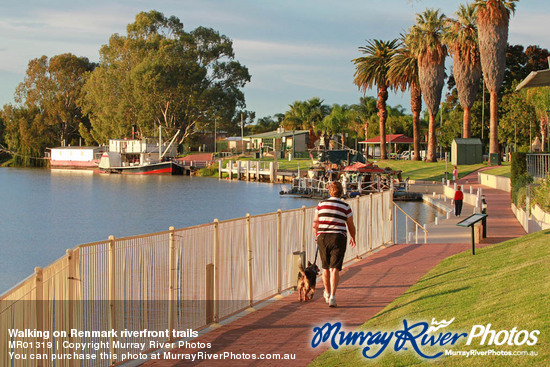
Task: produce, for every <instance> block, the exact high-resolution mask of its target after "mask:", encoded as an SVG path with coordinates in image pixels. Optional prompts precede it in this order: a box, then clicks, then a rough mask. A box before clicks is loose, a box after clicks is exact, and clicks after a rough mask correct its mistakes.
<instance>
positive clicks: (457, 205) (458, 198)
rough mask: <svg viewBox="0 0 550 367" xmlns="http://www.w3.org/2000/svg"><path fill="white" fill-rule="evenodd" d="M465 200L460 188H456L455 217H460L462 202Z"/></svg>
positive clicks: (454, 199) (454, 200)
mask: <svg viewBox="0 0 550 367" xmlns="http://www.w3.org/2000/svg"><path fill="white" fill-rule="evenodd" d="M463 200H464V194H463V193H462V190H461V189H460V186H458V187H457V188H456V192H455V196H454V198H453V203H454V205H455V215H456V216H457V217H460V213H461V212H462V201H463Z"/></svg>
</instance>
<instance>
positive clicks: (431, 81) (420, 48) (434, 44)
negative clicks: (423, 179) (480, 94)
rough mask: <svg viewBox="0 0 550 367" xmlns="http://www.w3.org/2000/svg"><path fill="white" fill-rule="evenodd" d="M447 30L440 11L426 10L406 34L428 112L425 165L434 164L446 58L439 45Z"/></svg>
mask: <svg viewBox="0 0 550 367" xmlns="http://www.w3.org/2000/svg"><path fill="white" fill-rule="evenodd" d="M445 30H446V17H445V15H444V14H443V13H440V12H439V10H433V9H426V10H425V11H424V12H423V13H421V14H417V15H416V24H415V25H413V26H412V27H411V29H410V31H409V34H408V36H407V39H406V42H407V45H409V47H410V50H411V52H412V54H413V55H414V56H415V57H416V59H417V60H418V81H419V83H420V90H421V91H422V97H423V99H424V103H426V107H428V112H429V115H430V123H429V127H428V152H427V154H426V161H427V162H435V161H436V160H437V159H436V156H435V153H436V144H437V142H436V137H435V117H436V115H437V111H438V110H439V103H440V102H441V91H442V90H443V84H444V81H445V76H446V75H445V57H446V56H447V47H446V46H445V45H444V44H443V43H442V42H441V37H442V35H443V34H444V33H445Z"/></svg>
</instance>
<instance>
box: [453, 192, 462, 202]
mask: <svg viewBox="0 0 550 367" xmlns="http://www.w3.org/2000/svg"><path fill="white" fill-rule="evenodd" d="M453 200H454V201H457V200H464V194H463V193H462V191H458V190H457V191H456V192H455V198H454V199H453Z"/></svg>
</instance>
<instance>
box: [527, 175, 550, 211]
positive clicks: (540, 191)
mask: <svg viewBox="0 0 550 367" xmlns="http://www.w3.org/2000/svg"><path fill="white" fill-rule="evenodd" d="M531 197H532V199H531V203H532V204H538V205H539V206H540V207H541V208H542V209H543V210H544V211H547V212H548V211H550V175H548V176H546V177H545V178H544V179H542V180H541V181H540V185H538V186H536V187H534V188H533V191H532V195H531Z"/></svg>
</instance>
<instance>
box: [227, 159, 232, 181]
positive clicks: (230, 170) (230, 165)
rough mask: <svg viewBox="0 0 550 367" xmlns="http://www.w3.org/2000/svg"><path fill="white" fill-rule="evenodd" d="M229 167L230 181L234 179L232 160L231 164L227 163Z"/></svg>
mask: <svg viewBox="0 0 550 367" xmlns="http://www.w3.org/2000/svg"><path fill="white" fill-rule="evenodd" d="M227 167H229V170H228V171H227V172H228V173H229V180H232V179H233V161H232V160H231V159H230V160H229V162H227Z"/></svg>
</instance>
